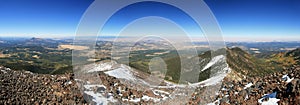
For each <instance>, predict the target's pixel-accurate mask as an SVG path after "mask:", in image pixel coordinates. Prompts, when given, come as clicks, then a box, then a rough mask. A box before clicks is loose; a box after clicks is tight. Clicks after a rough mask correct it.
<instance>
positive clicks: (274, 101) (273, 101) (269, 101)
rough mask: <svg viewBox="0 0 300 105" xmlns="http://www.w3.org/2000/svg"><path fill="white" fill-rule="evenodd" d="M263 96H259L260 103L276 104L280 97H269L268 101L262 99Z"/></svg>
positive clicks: (264, 104)
mask: <svg viewBox="0 0 300 105" xmlns="http://www.w3.org/2000/svg"><path fill="white" fill-rule="evenodd" d="M263 99H264V98H261V99H259V100H258V102H259V103H260V104H261V105H278V103H277V102H278V101H279V100H280V99H277V98H269V100H268V101H263Z"/></svg>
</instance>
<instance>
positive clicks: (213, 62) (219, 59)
mask: <svg viewBox="0 0 300 105" xmlns="http://www.w3.org/2000/svg"><path fill="white" fill-rule="evenodd" d="M222 60H225V56H224V55H219V56H216V57H213V59H212V60H211V61H210V62H209V63H208V64H207V65H205V66H204V68H203V69H202V70H201V71H204V70H206V69H208V68H209V67H211V66H212V65H214V64H216V63H217V62H219V61H222Z"/></svg>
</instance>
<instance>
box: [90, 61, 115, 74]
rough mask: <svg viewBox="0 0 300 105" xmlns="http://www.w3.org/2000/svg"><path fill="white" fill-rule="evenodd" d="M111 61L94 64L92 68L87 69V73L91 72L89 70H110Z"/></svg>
mask: <svg viewBox="0 0 300 105" xmlns="http://www.w3.org/2000/svg"><path fill="white" fill-rule="evenodd" d="M112 65H113V64H112V62H106V63H100V64H95V65H94V66H95V67H93V68H92V69H90V70H89V71H88V73H91V72H97V71H106V70H110V69H112V67H113V66H112Z"/></svg>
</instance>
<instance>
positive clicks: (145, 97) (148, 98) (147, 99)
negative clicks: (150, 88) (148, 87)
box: [142, 96, 151, 101]
mask: <svg viewBox="0 0 300 105" xmlns="http://www.w3.org/2000/svg"><path fill="white" fill-rule="evenodd" d="M150 99H151V97H149V96H143V97H142V100H145V101H149V100H150Z"/></svg>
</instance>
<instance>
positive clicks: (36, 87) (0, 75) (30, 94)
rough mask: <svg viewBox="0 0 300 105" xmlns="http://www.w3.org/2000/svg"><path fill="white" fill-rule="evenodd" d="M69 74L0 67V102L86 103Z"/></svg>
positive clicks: (30, 103)
mask: <svg viewBox="0 0 300 105" xmlns="http://www.w3.org/2000/svg"><path fill="white" fill-rule="evenodd" d="M77 88H78V87H77V85H76V82H75V81H74V80H72V75H71V74H65V75H47V74H33V73H31V72H28V71H14V70H10V69H9V68H5V67H0V90H1V91H0V104H29V105H33V104H55V103H56V104H86V102H85V101H84V99H83V96H82V94H81V93H80V91H79V90H78V89H77Z"/></svg>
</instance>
